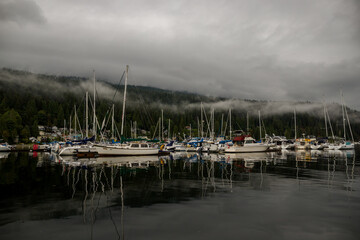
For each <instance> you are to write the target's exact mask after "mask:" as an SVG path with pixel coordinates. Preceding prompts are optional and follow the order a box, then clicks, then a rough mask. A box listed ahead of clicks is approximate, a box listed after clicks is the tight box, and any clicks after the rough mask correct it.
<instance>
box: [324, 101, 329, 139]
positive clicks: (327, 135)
mask: <svg viewBox="0 0 360 240" xmlns="http://www.w3.org/2000/svg"><path fill="white" fill-rule="evenodd" d="M324 120H325V133H326V137H327V138H328V137H329V133H328V128H327V117H326V105H325V102H324Z"/></svg>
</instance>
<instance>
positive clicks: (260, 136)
mask: <svg viewBox="0 0 360 240" xmlns="http://www.w3.org/2000/svg"><path fill="white" fill-rule="evenodd" d="M259 128H260V142H261V118H260V110H259Z"/></svg>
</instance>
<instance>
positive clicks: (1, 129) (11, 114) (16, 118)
mask: <svg viewBox="0 0 360 240" xmlns="http://www.w3.org/2000/svg"><path fill="white" fill-rule="evenodd" d="M22 128H23V126H22V119H21V116H20V114H19V113H18V112H17V111H15V110H14V109H10V110H9V111H7V112H5V113H4V114H2V115H1V117H0V133H1V134H2V138H3V139H4V141H7V142H9V143H14V142H15V141H16V139H17V137H18V134H19V133H20V130H21V129H22Z"/></svg>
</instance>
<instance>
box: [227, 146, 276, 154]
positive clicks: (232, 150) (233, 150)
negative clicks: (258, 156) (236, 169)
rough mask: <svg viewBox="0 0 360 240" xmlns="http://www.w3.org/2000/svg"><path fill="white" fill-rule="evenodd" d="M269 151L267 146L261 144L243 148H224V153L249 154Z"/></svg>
mask: <svg viewBox="0 0 360 240" xmlns="http://www.w3.org/2000/svg"><path fill="white" fill-rule="evenodd" d="M268 150H269V146H268V145H263V144H249V145H244V146H236V145H234V146H229V147H228V148H225V151H224V152H225V153H251V152H266V151H268Z"/></svg>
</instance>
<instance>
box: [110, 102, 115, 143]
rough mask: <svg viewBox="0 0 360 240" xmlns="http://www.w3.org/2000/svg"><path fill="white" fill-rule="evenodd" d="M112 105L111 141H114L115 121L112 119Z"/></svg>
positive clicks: (113, 111)
mask: <svg viewBox="0 0 360 240" xmlns="http://www.w3.org/2000/svg"><path fill="white" fill-rule="evenodd" d="M114 106H115V105H114V104H113V105H112V117H111V139H114V126H115V119H114V113H115V110H114Z"/></svg>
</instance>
